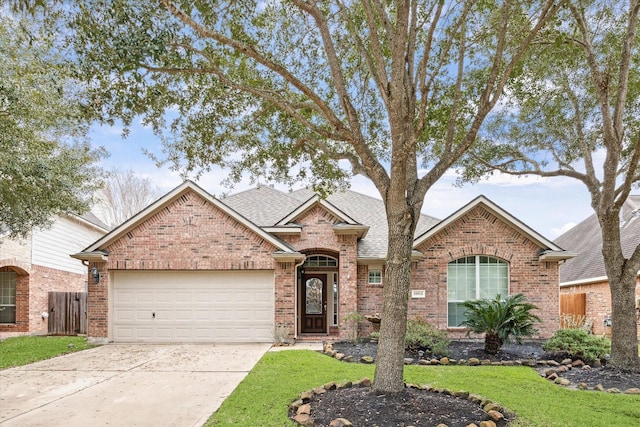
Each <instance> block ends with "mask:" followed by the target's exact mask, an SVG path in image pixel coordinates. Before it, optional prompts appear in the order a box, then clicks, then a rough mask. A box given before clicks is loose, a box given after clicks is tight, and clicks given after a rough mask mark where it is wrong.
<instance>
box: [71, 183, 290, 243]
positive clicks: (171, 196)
mask: <svg viewBox="0 0 640 427" xmlns="http://www.w3.org/2000/svg"><path fill="white" fill-rule="evenodd" d="M190 191H192V192H194V193H196V194H197V195H199V196H200V197H202V198H203V199H204V200H205V201H206V202H207V203H211V204H212V205H213V206H215V207H216V208H218V209H220V210H221V211H223V212H224V213H226V214H227V215H229V216H230V217H232V218H233V219H235V220H236V221H237V222H238V223H240V224H242V225H244V226H245V227H246V228H248V229H249V230H251V231H253V232H254V233H255V234H257V235H258V236H260V237H261V238H263V239H264V240H266V241H267V242H269V243H271V244H272V245H273V246H274V247H275V248H276V250H277V251H279V252H283V253H295V252H296V251H295V250H294V249H293V248H291V247H290V246H289V245H288V244H287V243H285V242H283V241H282V240H280V239H278V238H276V237H275V236H273V235H272V234H270V233H267V232H266V231H264V230H262V229H261V228H260V227H258V226H257V225H255V224H254V223H253V222H251V221H250V220H248V219H247V218H245V217H244V216H242V215H240V214H239V213H238V212H236V211H235V210H233V209H231V208H230V207H229V206H227V205H226V204H224V203H222V202H221V201H220V200H218V199H216V198H215V197H213V196H212V195H211V194H209V193H207V192H206V191H205V190H203V189H202V188H201V187H199V186H198V185H196V184H195V183H194V182H192V181H189V180H186V181H184V182H183V183H182V184H180V185H179V186H177V187H176V188H174V189H173V190H171V191H170V192H168V193H167V194H165V195H164V196H163V197H161V198H160V199H158V200H157V201H155V202H154V203H152V204H151V205H149V206H148V207H146V208H145V209H143V210H142V211H140V212H139V213H137V214H136V215H134V216H133V217H131V218H129V219H128V220H127V221H125V222H124V223H122V224H121V225H119V226H118V227H116V228H114V229H113V230H112V231H111V232H109V233H107V234H106V235H105V236H103V237H102V238H101V239H99V240H97V241H96V242H94V243H93V244H92V245H91V246H89V247H87V248H86V249H85V250H84V251H83V253H92V252H96V251H99V250H101V249H104V248H106V247H107V246H109V245H110V244H112V243H114V242H116V241H117V240H118V239H120V238H121V237H122V236H124V235H126V234H127V233H128V232H130V231H131V230H133V229H134V228H136V227H138V226H140V225H141V224H143V223H144V222H145V221H147V220H150V219H152V218H153V217H154V216H155V215H157V214H158V213H159V212H161V211H162V210H163V209H165V208H166V207H167V206H168V205H170V204H171V203H173V202H174V201H176V200H178V199H179V198H180V197H183V196H184V195H185V194H186V193H187V192H190Z"/></svg>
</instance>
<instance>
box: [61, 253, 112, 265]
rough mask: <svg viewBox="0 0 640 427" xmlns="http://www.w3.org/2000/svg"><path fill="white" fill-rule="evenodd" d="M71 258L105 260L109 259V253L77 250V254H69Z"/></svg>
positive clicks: (93, 260)
mask: <svg viewBox="0 0 640 427" xmlns="http://www.w3.org/2000/svg"><path fill="white" fill-rule="evenodd" d="M69 256H70V257H71V258H75V259H79V260H81V261H90V262H106V261H108V260H109V254H108V253H106V252H101V251H95V252H78V253H77V254H72V255H69Z"/></svg>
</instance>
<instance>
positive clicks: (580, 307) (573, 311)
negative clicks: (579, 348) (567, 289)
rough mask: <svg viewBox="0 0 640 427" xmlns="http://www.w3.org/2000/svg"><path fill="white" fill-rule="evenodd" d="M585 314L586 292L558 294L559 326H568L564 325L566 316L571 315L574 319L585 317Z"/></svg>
mask: <svg viewBox="0 0 640 427" xmlns="http://www.w3.org/2000/svg"><path fill="white" fill-rule="evenodd" d="M586 314H587V294H585V293H580V294H560V322H561V325H560V326H561V327H563V328H565V327H569V325H565V323H566V321H567V318H568V317H570V316H571V317H572V318H573V319H574V320H577V319H578V318H580V317H581V318H582V319H585V316H586Z"/></svg>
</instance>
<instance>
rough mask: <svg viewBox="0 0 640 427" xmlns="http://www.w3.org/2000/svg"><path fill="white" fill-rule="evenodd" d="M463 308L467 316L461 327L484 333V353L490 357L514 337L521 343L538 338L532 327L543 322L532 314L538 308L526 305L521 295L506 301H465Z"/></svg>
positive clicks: (499, 299)
mask: <svg viewBox="0 0 640 427" xmlns="http://www.w3.org/2000/svg"><path fill="white" fill-rule="evenodd" d="M462 305H463V306H464V307H465V308H466V309H467V312H466V313H465V315H466V319H465V320H464V322H462V324H461V326H466V327H468V328H469V330H470V331H471V332H475V333H477V334H481V333H484V334H485V337H484V351H486V352H487V353H489V354H496V353H497V352H498V351H500V349H501V348H502V345H503V344H505V343H508V342H510V341H511V338H512V337H513V338H515V339H516V341H517V342H518V343H520V342H521V339H522V337H528V336H531V335H533V334H535V333H536V332H537V331H536V329H535V328H534V327H533V325H534V323H536V322H540V318H539V317H538V316H536V315H535V314H533V313H531V310H534V309H536V308H538V307H536V306H535V305H533V304H530V303H528V302H526V298H525V296H524V295H522V294H516V295H511V296H508V297H507V298H505V299H504V300H503V299H502V297H501V296H500V294H498V295H496V297H495V299H481V300H473V301H465V302H464V303H462Z"/></svg>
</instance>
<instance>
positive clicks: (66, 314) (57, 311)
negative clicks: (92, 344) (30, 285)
mask: <svg viewBox="0 0 640 427" xmlns="http://www.w3.org/2000/svg"><path fill="white" fill-rule="evenodd" d="M86 333H87V293H86V292H49V335H78V334H86Z"/></svg>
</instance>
